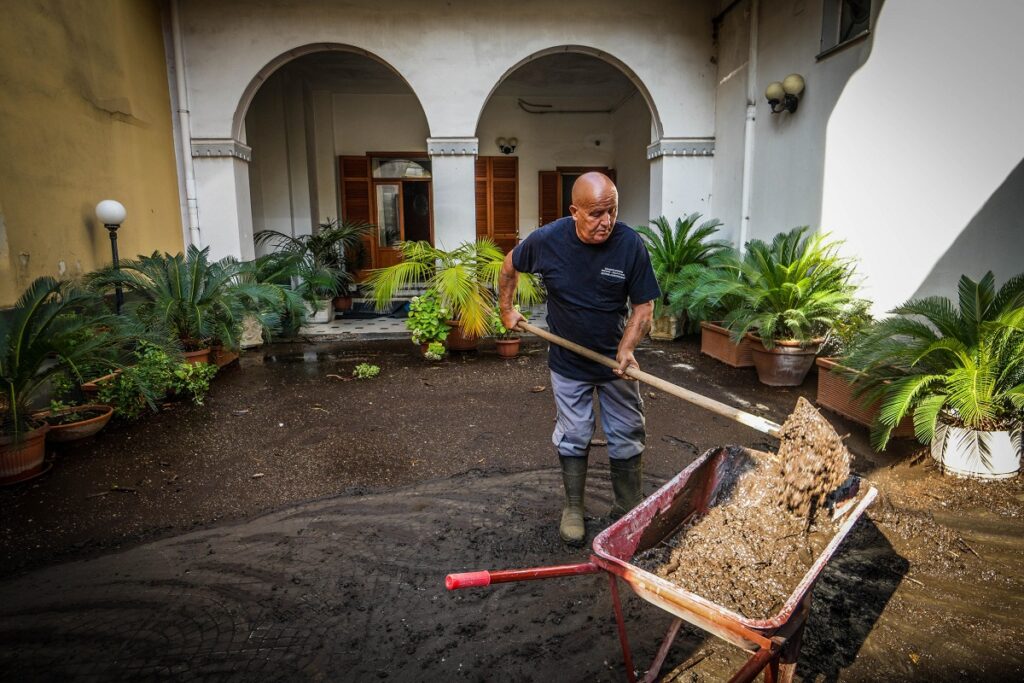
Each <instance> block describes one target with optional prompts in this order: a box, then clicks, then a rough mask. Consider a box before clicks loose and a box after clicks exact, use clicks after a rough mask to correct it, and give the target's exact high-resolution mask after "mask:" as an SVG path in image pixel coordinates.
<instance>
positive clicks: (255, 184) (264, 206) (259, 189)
mask: <svg viewBox="0 0 1024 683" xmlns="http://www.w3.org/2000/svg"><path fill="white" fill-rule="evenodd" d="M283 85H284V84H283V82H282V79H281V78H273V79H270V80H269V81H267V82H266V83H265V84H264V86H263V89H261V90H260V93H259V95H258V97H257V98H256V99H255V100H254V101H253V106H252V108H251V109H250V111H249V115H248V117H247V119H246V130H247V132H248V138H249V143H250V146H251V147H252V150H253V151H252V162H251V168H250V169H249V179H250V183H251V184H250V191H251V195H252V196H253V197H255V198H257V199H256V201H255V202H253V209H252V211H253V230H254V231H259V230H278V231H280V232H283V233H286V234H288V235H291V234H292V211H291V187H290V183H289V180H288V142H287V136H286V134H285V113H284V112H285V107H284V89H283ZM203 232H204V234H205V233H206V232H208V230H206V229H204V231H203Z"/></svg>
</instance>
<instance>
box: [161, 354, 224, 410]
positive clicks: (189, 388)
mask: <svg viewBox="0 0 1024 683" xmlns="http://www.w3.org/2000/svg"><path fill="white" fill-rule="evenodd" d="M216 374H217V366H216V365H213V364H211V363H185V362H181V363H176V364H175V365H174V368H173V370H172V371H171V378H170V387H169V389H170V390H171V391H173V392H175V393H176V394H178V395H179V396H189V397H191V398H192V402H193V403H195V404H196V405H199V406H201V405H203V399H205V398H206V394H207V393H208V392H209V391H210V381H211V380H213V377H214V375H216Z"/></svg>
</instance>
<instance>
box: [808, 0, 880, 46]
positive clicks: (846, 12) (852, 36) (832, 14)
mask: <svg viewBox="0 0 1024 683" xmlns="http://www.w3.org/2000/svg"><path fill="white" fill-rule="evenodd" d="M876 1H877V0H824V4H823V5H822V13H821V53H820V54H819V55H818V57H819V58H821V57H824V56H825V55H827V54H829V53H831V52H833V51H834V50H837V49H838V48H840V47H842V46H844V45H846V44H847V43H850V42H852V41H854V40H856V39H858V38H860V37H862V36H866V35H867V34H868V32H869V31H870V30H871V17H872V11H871V10H872V4H875V2H876Z"/></svg>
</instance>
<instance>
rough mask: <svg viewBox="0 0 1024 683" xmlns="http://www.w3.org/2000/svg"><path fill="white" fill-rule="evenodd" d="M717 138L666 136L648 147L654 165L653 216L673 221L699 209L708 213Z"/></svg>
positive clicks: (652, 185) (652, 180)
mask: <svg viewBox="0 0 1024 683" xmlns="http://www.w3.org/2000/svg"><path fill="white" fill-rule="evenodd" d="M714 155H715V139H714V138H713V137H699V138H666V137H663V138H661V139H660V140H658V141H657V142H654V143H653V144H651V145H649V146H648V147H647V160H648V161H649V162H650V165H651V218H656V217H658V216H665V217H666V218H668V219H669V220H670V221H672V220H675V219H676V218H679V217H681V216H685V215H686V214H690V213H693V212H694V211H699V212H701V213H702V214H704V215H705V216H707V215H708V212H709V211H710V205H711V172H712V167H713V164H712V162H713V160H714Z"/></svg>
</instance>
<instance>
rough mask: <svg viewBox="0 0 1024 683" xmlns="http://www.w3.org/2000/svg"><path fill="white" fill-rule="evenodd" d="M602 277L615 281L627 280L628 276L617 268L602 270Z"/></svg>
mask: <svg viewBox="0 0 1024 683" xmlns="http://www.w3.org/2000/svg"><path fill="white" fill-rule="evenodd" d="M601 277H610V278H613V279H615V280H625V279H626V274H625V273H623V272H622V271H621V270H618V269H616V268H602V269H601Z"/></svg>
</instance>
